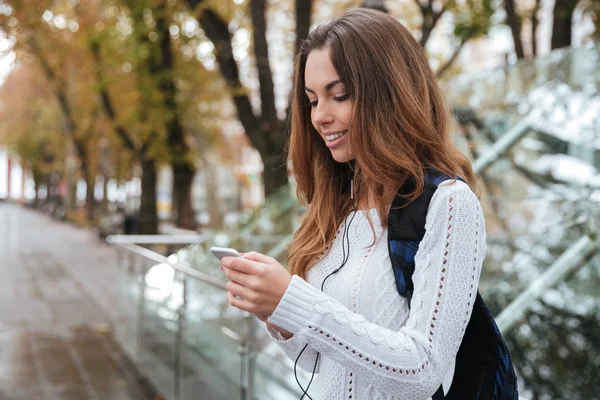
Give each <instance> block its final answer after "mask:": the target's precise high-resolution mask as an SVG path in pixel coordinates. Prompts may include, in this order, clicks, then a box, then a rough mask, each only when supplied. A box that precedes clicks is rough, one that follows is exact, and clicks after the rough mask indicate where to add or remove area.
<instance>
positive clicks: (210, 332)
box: [117, 192, 309, 400]
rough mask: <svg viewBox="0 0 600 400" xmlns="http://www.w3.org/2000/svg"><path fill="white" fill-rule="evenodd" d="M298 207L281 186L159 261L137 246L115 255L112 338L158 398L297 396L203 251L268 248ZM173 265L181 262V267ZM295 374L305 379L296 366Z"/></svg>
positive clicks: (273, 348)
mask: <svg viewBox="0 0 600 400" xmlns="http://www.w3.org/2000/svg"><path fill="white" fill-rule="evenodd" d="M298 212H299V206H298V203H297V202H296V201H292V200H290V196H289V195H286V194H285V192H282V193H281V194H280V195H276V196H274V197H272V198H270V199H269V201H268V202H267V203H266V204H265V206H264V207H262V208H261V209H259V210H255V211H254V213H252V214H248V215H246V216H245V217H244V219H243V222H242V223H240V225H239V226H238V227H237V228H236V229H229V230H227V231H224V232H220V233H216V234H214V235H213V236H209V237H207V240H206V242H204V243H201V244H194V245H191V246H187V247H184V248H182V249H181V250H179V251H178V252H176V253H175V254H172V255H171V256H169V257H168V258H165V259H164V261H165V262H162V263H157V260H158V258H156V257H160V255H158V254H156V257H155V258H153V259H148V258H147V257H145V254H144V253H141V252H140V253H139V254H138V255H137V256H136V255H135V252H134V255H133V257H132V256H131V254H129V255H127V256H121V257H120V258H119V259H120V260H122V261H123V264H124V265H123V267H122V268H121V277H120V282H119V284H120V291H119V292H120V295H121V299H120V304H121V305H122V307H121V311H120V316H121V319H120V322H121V323H120V325H119V326H117V331H118V332H117V336H118V337H119V339H120V341H121V342H122V343H123V345H124V347H125V348H126V350H128V353H129V354H130V356H131V358H132V359H133V360H134V362H135V363H136V365H137V366H138V368H139V371H140V373H141V374H142V375H143V376H144V377H146V378H147V379H148V380H149V382H150V383H151V384H152V385H153V386H154V387H155V388H156V389H157V390H158V391H159V392H160V393H161V394H162V395H163V396H164V397H165V398H167V399H174V400H185V399H197V398H199V395H200V393H201V396H202V397H201V398H203V399H224V398H226V399H236V398H239V399H261V400H262V399H267V400H268V399H273V400H286V399H298V398H299V397H300V396H301V394H302V393H301V391H300V389H299V388H298V386H297V384H296V380H295V377H294V373H293V364H292V362H291V361H290V360H289V359H288V358H287V356H286V355H285V354H284V353H283V352H282V351H281V350H280V349H279V347H278V346H277V345H275V343H273V342H272V340H270V338H269V337H268V335H267V333H266V331H265V329H264V324H262V323H261V322H259V321H258V320H256V319H255V318H254V317H252V316H250V315H249V314H247V313H244V312H241V311H239V310H237V309H235V308H233V307H230V306H229V303H228V302H227V298H226V295H225V290H224V286H225V283H226V279H225V276H224V275H223V273H222V271H221V270H220V268H219V265H220V264H219V262H218V260H217V259H216V258H215V257H213V256H212V255H211V254H210V252H209V250H208V249H209V248H210V247H211V246H212V245H218V246H231V247H235V248H238V249H243V250H245V251H248V250H247V249H251V250H257V251H261V252H264V253H269V251H270V250H271V249H272V248H273V247H276V246H278V245H279V244H280V243H281V241H282V240H284V238H287V240H289V232H291V231H292V230H293V229H294V223H295V222H294V221H296V220H297V214H298ZM128 246H129V247H128V249H129V250H131V249H133V250H135V248H136V246H131V245H128ZM140 249H141V248H140ZM280 261H281V262H282V263H283V262H284V261H285V260H284V259H283V258H281V259H280ZM176 265H180V266H184V268H188V271H187V273H186V272H182V271H181V270H179V269H177V267H176ZM195 274H202V276H200V278H199V277H198V276H196V275H195ZM202 277H208V278H211V279H212V280H213V281H211V282H206V281H204V280H203V279H202ZM215 282H216V283H215ZM298 377H299V379H301V380H302V381H308V379H309V377H308V375H307V373H305V372H303V371H298Z"/></svg>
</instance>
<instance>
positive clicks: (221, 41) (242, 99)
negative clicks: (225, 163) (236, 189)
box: [187, 0, 265, 152]
mask: <svg viewBox="0 0 600 400" xmlns="http://www.w3.org/2000/svg"><path fill="white" fill-rule="evenodd" d="M187 4H188V6H189V7H190V8H191V9H192V10H197V9H198V8H201V10H200V14H199V15H198V16H197V20H198V22H199V23H200V26H201V27H202V29H203V30H204V32H206V35H207V36H208V38H209V39H210V40H211V41H212V42H213V44H214V46H215V55H216V57H217V61H218V62H219V68H220V70H221V73H222V74H223V77H224V78H225V81H226V82H227V85H228V86H229V89H230V90H231V93H232V96H233V102H234V103H235V106H236V109H237V112H238V118H239V119H240V121H241V123H242V125H243V126H244V129H245V130H246V134H247V135H248V138H249V139H250V142H251V143H252V145H253V146H254V147H255V148H256V149H257V150H258V151H259V152H262V151H263V150H264V148H265V138H264V137H263V136H262V134H261V131H260V128H261V127H260V122H259V120H258V118H256V116H255V115H254V112H253V111H252V105H251V103H250V99H249V98H248V96H247V95H246V93H245V90H244V87H243V86H242V83H241V82H240V78H239V71H238V66H237V64H236V62H235V59H234V58H233V50H232V47H231V34H230V33H229V28H228V26H227V24H226V23H225V21H223V20H222V19H221V17H219V15H217V13H215V12H214V11H213V10H211V9H209V8H208V7H201V6H203V5H205V4H206V3H205V0H187Z"/></svg>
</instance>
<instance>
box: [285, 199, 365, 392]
mask: <svg viewBox="0 0 600 400" xmlns="http://www.w3.org/2000/svg"><path fill="white" fill-rule="evenodd" d="M357 213H358V205H355V207H354V213H353V214H352V218H350V222H348V217H346V218H345V219H344V233H343V234H342V265H340V266H339V267H338V268H336V269H335V270H333V272H331V273H330V274H329V275H327V276H326V277H325V279H323V282H322V283H321V292H322V291H323V288H324V287H325V281H327V279H328V278H329V277H330V276H332V275H334V274H336V273H338V272H339V271H340V270H341V269H342V267H343V266H344V265H346V263H347V262H348V259H349V258H350V225H351V224H352V221H354V217H355V216H356V214H357ZM346 243H347V246H348V252H347V253H346ZM307 347H308V343H307V344H306V345H304V348H303V349H302V351H300V354H298V357H296V361H295V362H294V378H296V383H297V384H298V386H299V387H300V389H301V390H302V396H301V397H300V400H303V399H304V396H307V397H308V398H309V399H310V400H312V397H310V395H309V394H308V390H309V389H310V385H311V384H312V382H313V379H314V377H315V372H316V370H317V364H318V362H319V356H320V353H319V352H317V356H316V358H315V365H314V366H313V370H312V375H311V377H310V380H309V381H308V385H306V389H304V387H303V386H302V384H300V380H299V379H298V374H297V372H296V366H297V365H298V360H300V356H302V353H304V350H306V348H307Z"/></svg>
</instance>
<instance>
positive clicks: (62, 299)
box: [0, 203, 154, 400]
mask: <svg viewBox="0 0 600 400" xmlns="http://www.w3.org/2000/svg"><path fill="white" fill-rule="evenodd" d="M0 257H1V258H0V400H46V399H48V400H63V399H64V400H71V399H73V400H86V399H90V400H104V399H107V400H146V399H153V398H154V396H153V393H152V390H151V388H149V387H148V386H147V384H145V383H144V382H143V381H141V380H140V379H139V377H138V375H137V372H136V370H135V369H134V368H133V367H132V366H131V364H130V363H129V362H128V360H127V359H126V357H125V356H124V354H123V352H122V351H121V349H120V348H119V346H118V344H117V343H116V341H115V340H114V336H113V329H112V327H113V326H114V324H113V321H114V320H115V318H116V317H115V315H116V307H117V295H116V281H117V273H118V271H117V268H118V266H117V263H116V257H115V253H114V251H113V249H111V248H110V247H109V246H108V245H106V244H104V243H102V242H100V241H99V240H98V239H97V238H96V237H95V235H94V233H93V232H92V231H88V230H85V229H81V228H77V227H75V226H73V225H70V224H67V223H64V222H58V221H54V220H52V219H51V218H49V217H47V216H45V215H43V214H41V213H39V212H36V211H31V210H28V209H25V208H23V207H20V206H18V205H13V204H6V203H0Z"/></svg>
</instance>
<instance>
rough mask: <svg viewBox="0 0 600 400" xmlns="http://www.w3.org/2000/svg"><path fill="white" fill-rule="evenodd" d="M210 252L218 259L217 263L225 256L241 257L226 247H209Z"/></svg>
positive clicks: (235, 251)
mask: <svg viewBox="0 0 600 400" xmlns="http://www.w3.org/2000/svg"><path fill="white" fill-rule="evenodd" d="M210 252H211V253H213V255H214V256H215V257H217V258H218V259H219V261H220V260H221V259H222V258H223V257H226V256H230V257H241V256H242V255H241V254H240V253H238V252H237V250H235V249H230V248H227V247H211V248H210Z"/></svg>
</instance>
